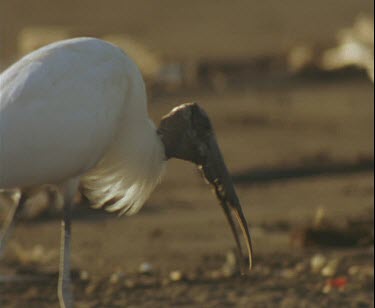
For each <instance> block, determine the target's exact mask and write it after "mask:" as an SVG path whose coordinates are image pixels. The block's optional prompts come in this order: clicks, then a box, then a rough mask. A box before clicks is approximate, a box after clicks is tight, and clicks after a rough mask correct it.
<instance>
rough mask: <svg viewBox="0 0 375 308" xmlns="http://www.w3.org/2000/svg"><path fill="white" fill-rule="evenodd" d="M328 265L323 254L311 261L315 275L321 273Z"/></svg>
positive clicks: (315, 256)
mask: <svg viewBox="0 0 375 308" xmlns="http://www.w3.org/2000/svg"><path fill="white" fill-rule="evenodd" d="M326 264H327V258H326V257H325V256H323V255H322V254H316V255H314V256H313V257H312V258H311V260H310V266H311V271H312V272H313V273H315V274H317V273H320V272H321V270H322V269H323V267H324V266H325V265H326Z"/></svg>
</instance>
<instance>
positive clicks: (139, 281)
mask: <svg viewBox="0 0 375 308" xmlns="http://www.w3.org/2000/svg"><path fill="white" fill-rule="evenodd" d="M189 97H190V99H191V98H193V99H194V100H197V101H199V102H200V103H201V104H202V106H203V107H204V108H205V109H206V110H207V111H208V113H209V114H210V115H211V116H212V120H213V123H214V126H215V128H216V130H217V135H218V139H219V142H220V144H221V145H222V149H223V152H224V155H225V157H226V160H227V163H228V165H229V167H230V169H231V171H232V172H233V174H238V173H240V172H241V171H246V170H249V169H250V170H251V168H255V167H262V168H267V167H272V166H273V167H275V166H276V167H277V166H288V165H299V164H300V163H301V162H302V163H303V164H308V163H309V161H314V160H316V157H318V161H319V159H320V160H322V159H323V161H324V160H328V161H357V160H358V159H363V158H364V157H370V158H372V156H373V131H372V125H373V88H372V85H371V84H370V83H369V82H367V81H365V80H354V81H353V80H352V81H345V82H342V81H336V82H333V81H331V82H329V83H306V82H303V83H302V82H297V83H296V82H290V83H288V84H287V85H284V86H281V87H277V88H274V87H271V86H267V85H266V86H257V87H246V89H245V90H238V89H237V90H235V91H230V90H228V91H227V92H226V93H222V94H215V93H212V92H208V91H205V92H199V93H195V95H194V96H193V97H191V96H189ZM185 101H187V99H186V97H184V96H182V95H176V96H173V97H170V96H166V97H160V98H159V99H157V100H155V101H153V102H152V103H151V105H150V110H151V113H152V116H153V117H154V118H155V119H156V118H158V117H159V115H160V114H163V113H165V112H166V111H167V110H169V109H170V108H171V106H174V105H176V104H178V103H182V102H185ZM319 157H320V158H319ZM321 157H323V158H321ZM237 186H238V193H239V196H240V198H241V200H242V203H243V207H244V211H245V214H246V216H247V217H248V221H249V224H250V227H251V230H252V233H253V238H254V239H253V240H254V245H255V269H254V271H253V272H251V273H250V274H249V275H248V276H246V277H240V276H238V275H237V274H236V270H234V273H232V272H230V273H225V271H221V268H222V266H223V265H225V263H226V261H225V260H226V255H227V254H228V252H230V251H231V250H232V249H233V248H234V242H233V239H232V235H231V234H230V230H229V227H228V226H227V224H226V221H225V218H224V215H223V213H222V212H221V209H220V208H219V207H218V206H217V204H216V201H215V199H214V197H213V195H212V194H211V193H210V191H209V188H208V187H207V186H206V185H204V183H203V181H202V179H201V178H200V176H199V175H198V173H197V172H196V170H195V168H194V166H192V165H190V164H188V163H183V162H178V161H171V162H170V163H169V166H168V172H167V174H166V176H165V178H164V180H163V182H162V184H161V185H160V186H159V187H158V188H157V190H156V191H155V193H154V194H153V195H152V197H151V199H150V200H149V201H148V202H147V204H146V206H145V207H144V209H143V210H142V211H141V212H140V213H139V214H138V215H136V216H134V217H129V218H128V217H125V218H117V217H115V216H111V215H106V214H103V213H101V212H97V211H94V210H91V211H90V210H87V209H79V208H78V209H77V212H76V218H75V221H74V225H73V226H74V229H73V232H74V233H73V264H74V269H75V273H76V274H75V277H76V278H75V294H76V298H77V302H78V304H77V306H78V307H124V306H125V305H126V306H129V307H131V306H132V307H176V306H178V307H213V306H219V307H275V306H280V307H372V306H373V290H372V288H373V248H371V246H365V247H349V248H345V249H343V248H335V247H333V248H332V247H331V248H330V247H319V246H318V247H308V248H307V249H301V248H298V247H296V246H295V245H294V246H293V245H292V246H291V234H292V232H293V229H295V228H298V227H303V226H306V225H307V224H309V223H310V222H311V221H312V220H313V219H314V217H315V215H316V212H317V210H318V208H324V210H325V213H326V217H327V219H329V220H331V221H332V222H334V223H336V224H343V222H344V221H345V219H348V218H353V217H358V216H360V215H367V214H368V213H370V209H371V208H372V207H373V173H372V171H371V170H368V171H364V172H360V173H348V174H339V173H338V174H335V173H332V174H328V175H325V176H316V177H306V178H303V179H290V180H288V181H274V182H265V183H247V182H246V181H239V183H238V185H237ZM59 229H60V228H59V220H58V217H52V218H51V219H44V220H40V221H37V222H35V221H31V222H27V223H22V222H20V223H19V225H18V226H17V229H16V232H15V234H14V237H13V239H12V242H11V243H10V246H9V249H8V251H7V254H6V257H5V259H4V261H3V262H2V263H1V265H0V269H1V273H4V274H3V275H4V276H2V279H3V281H0V286H1V289H0V292H1V293H0V295H1V297H0V298H1V300H2V306H1V307H25V306H26V305H27V306H28V307H57V302H56V294H55V293H56V292H55V289H56V278H57V276H56V273H57V264H58V246H59ZM36 245H41V246H40V247H41V248H39V249H42V255H43V256H44V257H43V259H45V260H43V261H40V262H36V263H32V262H31V263H30V262H29V261H24V262H25V263H26V264H25V265H22V262H20V260H19V257H16V251H18V250H19V248H18V250H17V249H16V248H17V247H18V246H20V247H21V248H22V249H24V250H25V251H26V255H31V254H32V251H33V250H34V253H35V249H38V248H36V247H35V246H36ZM297 246H298V245H297ZM316 254H322V255H323V256H325V257H326V258H327V260H335V259H337V260H339V268H338V270H337V273H335V274H334V275H333V277H332V278H335V277H336V278H337V277H342V276H343V277H346V279H348V283H347V286H346V289H345V290H341V291H339V290H335V289H334V290H332V291H331V292H329V293H327V294H325V293H324V292H323V289H324V287H325V285H326V283H327V279H329V278H328V277H324V276H322V275H321V274H319V273H318V274H317V273H312V272H311V269H310V262H311V258H312V257H313V256H314V255H316ZM144 262H146V263H149V264H150V265H152V272H151V273H150V274H148V275H140V274H137V273H138V270H139V267H140V266H141V264H142V263H144ZM353 266H359V268H360V269H359V270H358V271H359V272H360V273H357V274H353V273H351V272H352V271H353V269H352V267H353ZM234 268H236V267H234ZM176 270H177V271H180V272H181V274H182V278H183V279H182V280H180V281H177V282H171V281H170V279H169V276H170V272H172V271H176ZM349 272H350V273H351V274H350V273H349ZM87 274H88V278H87V277H85V276H86V275H87ZM14 275H19V276H14ZM80 276H82V277H81V278H79V277H80ZM15 277H19V280H18V279H16V278H15ZM111 277H112V278H111ZM83 278H85V279H86V278H87V280H85V279H83ZM7 279H8V280H9V279H10V280H11V281H6V280H7ZM12 279H13V280H12ZM5 281H6V282H5ZM111 281H112V282H111ZM30 305H31V306H30Z"/></svg>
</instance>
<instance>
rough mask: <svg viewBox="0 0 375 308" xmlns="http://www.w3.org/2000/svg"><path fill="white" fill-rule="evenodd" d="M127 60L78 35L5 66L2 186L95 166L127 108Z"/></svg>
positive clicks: (1, 80) (54, 178)
mask: <svg viewBox="0 0 375 308" xmlns="http://www.w3.org/2000/svg"><path fill="white" fill-rule="evenodd" d="M129 65H130V64H129V61H127V58H126V56H125V55H124V54H123V53H122V51H121V50H119V49H118V48H117V47H114V46H112V45H110V44H108V43H105V42H103V41H100V40H96V39H75V40H69V41H63V42H61V43H57V44H52V45H49V46H47V47H45V48H42V49H40V50H38V51H36V52H33V53H31V54H30V55H28V56H26V57H25V58H23V59H21V60H20V61H19V62H17V63H16V64H15V65H13V66H12V67H10V68H9V69H8V70H6V71H5V72H4V73H3V74H2V75H1V76H0V187H2V188H5V187H13V186H27V185H36V184H46V183H57V182H59V181H60V180H63V179H66V178H69V177H72V176H75V175H77V174H81V173H82V172H84V171H85V170H84V169H89V168H90V167H92V166H93V165H94V164H95V163H96V162H97V161H98V160H99V159H100V158H101V156H102V155H103V153H104V151H105V150H106V149H107V148H108V146H109V143H110V142H111V141H112V140H113V136H114V134H115V133H116V129H117V127H118V125H119V122H120V121H122V120H123V118H122V116H123V114H124V112H125V113H126V112H128V110H124V108H129V107H128V106H126V99H127V96H128V95H129V94H128V93H127V90H128V86H129V75H128V74H127V73H126V72H127V71H129V67H128V66H129ZM138 108H141V109H142V108H145V107H143V106H140V107H138Z"/></svg>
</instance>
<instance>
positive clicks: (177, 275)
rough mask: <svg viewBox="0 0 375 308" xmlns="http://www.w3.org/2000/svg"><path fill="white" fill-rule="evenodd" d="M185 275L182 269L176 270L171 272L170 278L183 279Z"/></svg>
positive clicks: (172, 279) (173, 279)
mask: <svg viewBox="0 0 375 308" xmlns="http://www.w3.org/2000/svg"><path fill="white" fill-rule="evenodd" d="M182 278H183V275H182V272H181V271H178V270H175V271H172V272H170V273H169V279H170V280H171V281H180V280H182Z"/></svg>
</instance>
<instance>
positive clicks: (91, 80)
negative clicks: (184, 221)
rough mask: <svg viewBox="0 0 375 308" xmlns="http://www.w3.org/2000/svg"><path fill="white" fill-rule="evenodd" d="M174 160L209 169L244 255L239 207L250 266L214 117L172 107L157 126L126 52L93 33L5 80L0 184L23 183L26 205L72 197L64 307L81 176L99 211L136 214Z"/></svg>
mask: <svg viewBox="0 0 375 308" xmlns="http://www.w3.org/2000/svg"><path fill="white" fill-rule="evenodd" d="M169 158H178V159H183V160H187V161H190V162H193V163H195V164H197V165H198V166H199V168H200V169H201V170H202V172H203V175H204V176H205V178H206V179H207V181H208V182H209V183H211V184H212V185H213V187H214V189H215V192H216V195H217V197H218V198H219V200H220V203H221V205H222V207H223V209H224V211H225V214H226V216H227V218H228V221H229V223H230V226H231V228H232V231H233V233H234V236H235V239H236V243H237V246H238V249H239V251H240V254H241V257H242V259H243V254H242V249H241V243H240V240H239V237H238V234H237V230H236V226H235V224H234V221H233V217H232V212H233V213H234V215H235V217H236V218H237V220H238V222H239V225H240V227H241V229H242V232H243V235H244V238H245V242H246V247H247V250H248V260H249V266H250V268H251V264H252V248H251V240H250V235H249V231H248V227H247V223H246V219H245V217H244V215H243V213H242V210H241V206H240V203H239V200H238V198H237V195H236V193H235V189H234V186H233V184H232V181H231V178H230V176H229V174H228V171H227V169H226V166H225V163H224V161H223V158H222V156H221V153H220V150H219V147H218V145H217V142H216V138H215V134H214V132H213V129H212V126H211V124H210V121H209V119H208V117H207V115H206V113H205V112H204V111H203V110H202V109H201V108H200V107H199V106H198V105H197V104H195V103H192V104H184V105H181V106H179V107H177V108H175V109H173V110H172V111H171V112H170V113H169V114H168V115H166V116H165V117H164V118H162V120H161V124H160V126H159V128H158V129H157V128H156V127H155V125H154V124H153V122H152V121H151V120H150V118H149V116H148V112H147V98H146V91H145V85H144V82H143V79H142V76H141V74H140V72H139V70H138V68H137V66H136V65H135V63H134V62H133V61H132V60H131V59H130V58H129V57H128V56H127V55H126V54H125V53H124V52H123V51H122V50H121V49H120V48H118V47H116V46H114V45H112V44H109V43H107V42H105V41H102V40H98V39H94V38H77V39H71V40H65V41H60V42H57V43H54V44H51V45H48V46H46V47H43V48H41V49H39V50H36V51H34V52H32V53H30V54H29V55H27V56H25V57H24V58H22V59H21V60H19V61H18V62H17V63H15V64H14V65H12V66H11V67H10V68H9V69H7V70H6V71H5V72H3V74H2V75H1V76H0V188H3V189H9V188H20V189H21V190H22V192H23V193H22V195H21V198H20V199H21V200H20V202H19V204H21V205H22V203H23V202H24V200H25V199H26V198H27V194H28V192H30V191H32V190H33V189H34V188H35V187H39V186H41V185H44V184H53V185H57V186H58V187H59V188H60V189H61V191H62V193H63V195H64V207H63V209H64V213H63V221H62V237H61V239H62V243H61V245H62V250H61V251H62V253H61V259H60V277H59V284H58V295H59V301H60V305H61V307H72V305H73V294H72V291H71V281H70V238H71V203H72V200H73V196H74V195H75V193H76V192H77V189H78V183H79V181H80V182H81V183H82V185H83V187H84V189H85V191H86V193H87V197H88V198H89V199H90V200H91V201H92V202H93V203H94V204H95V205H96V206H97V207H102V206H104V205H105V206H106V209H107V210H109V211H118V212H120V213H121V214H126V215H131V214H134V213H136V212H138V211H139V209H140V208H141V207H142V205H143V203H144V202H145V201H146V199H147V198H148V196H149V195H150V193H151V192H152V190H153V189H154V188H155V186H156V184H157V183H158V182H159V180H160V177H161V175H162V173H163V170H164V167H165V162H166V161H167V160H168V159H169ZM109 203H111V204H110V205H108V204H109ZM19 207H20V206H18V207H17V208H19ZM14 212H16V210H15V211H14ZM13 216H15V215H13ZM5 233H6V230H5Z"/></svg>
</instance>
